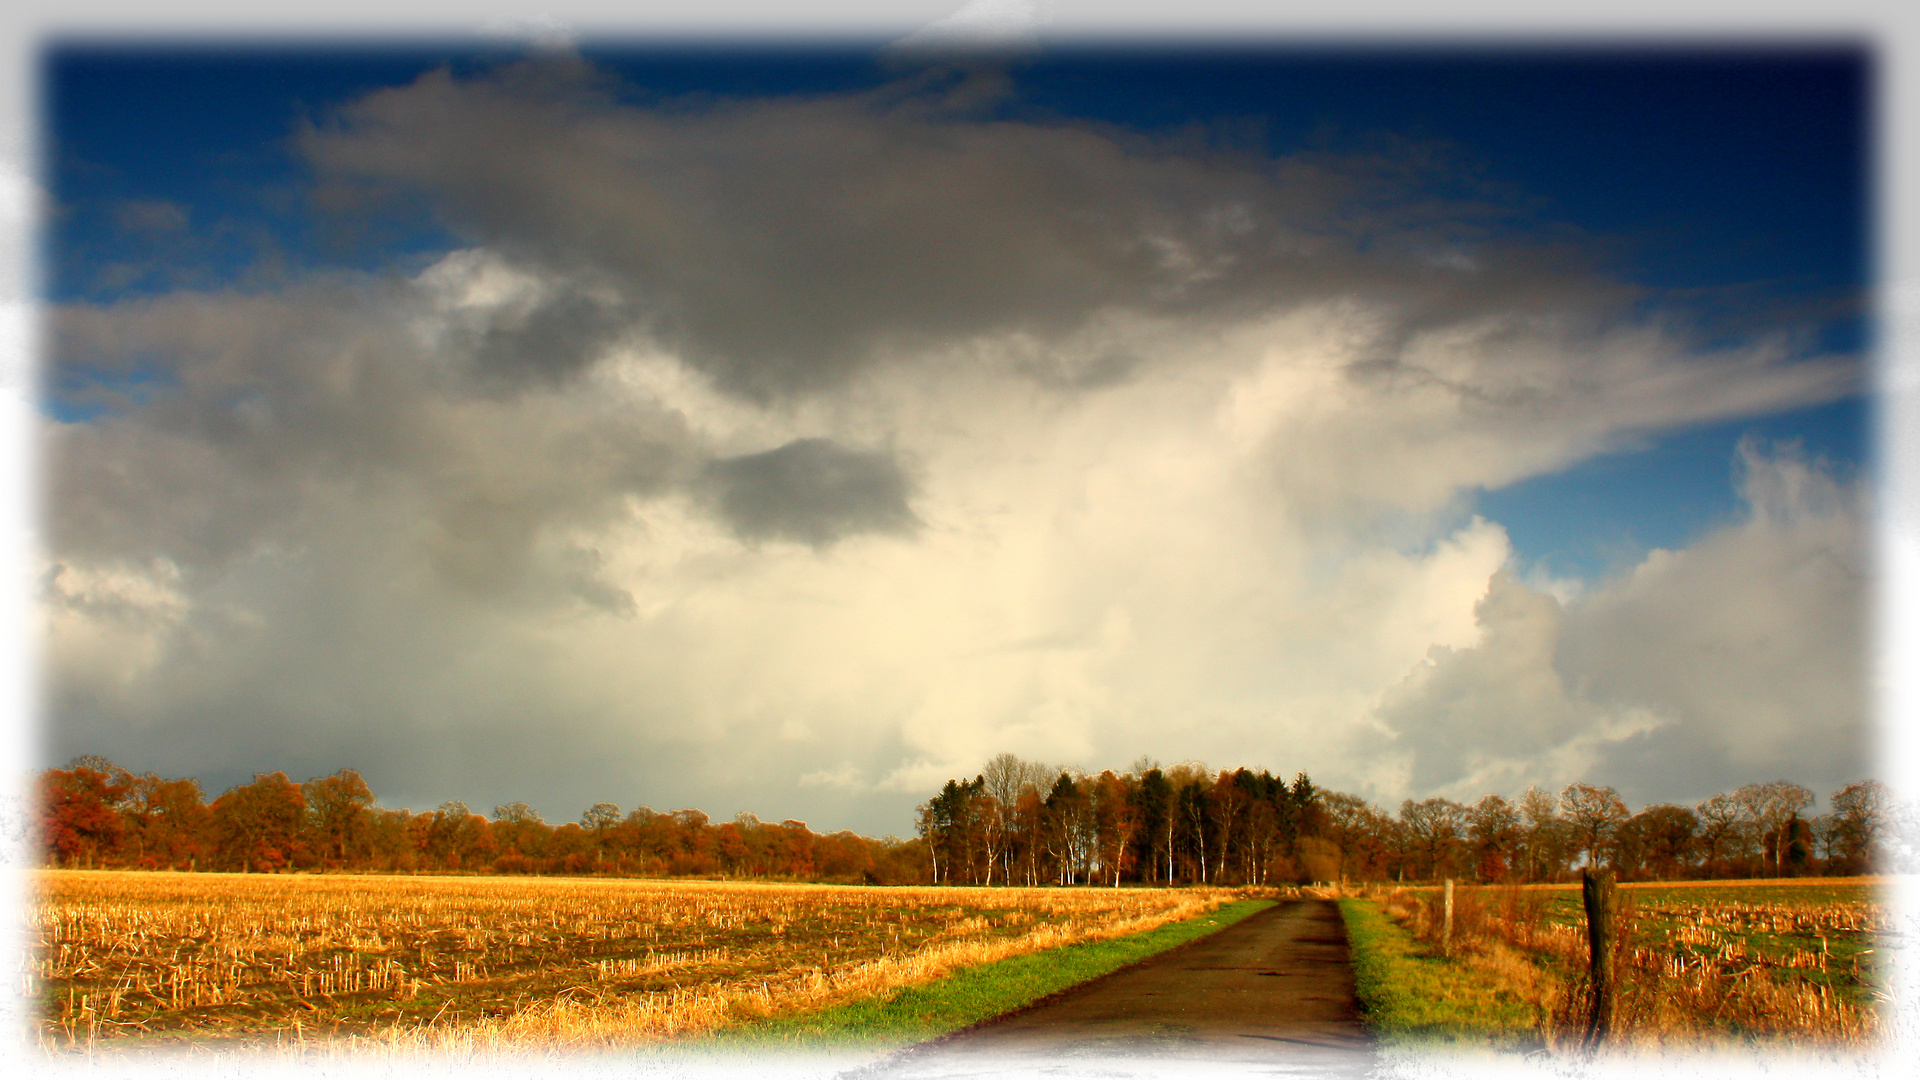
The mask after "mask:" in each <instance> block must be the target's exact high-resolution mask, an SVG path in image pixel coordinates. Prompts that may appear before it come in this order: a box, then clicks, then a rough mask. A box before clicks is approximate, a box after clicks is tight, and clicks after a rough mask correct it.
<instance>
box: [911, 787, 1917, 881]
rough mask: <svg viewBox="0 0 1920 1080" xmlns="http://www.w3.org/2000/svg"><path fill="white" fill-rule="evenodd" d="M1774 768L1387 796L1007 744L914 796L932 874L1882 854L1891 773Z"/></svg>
mask: <svg viewBox="0 0 1920 1080" xmlns="http://www.w3.org/2000/svg"><path fill="white" fill-rule="evenodd" d="M1813 802H1814V795H1813V792H1812V791H1811V790H1809V789H1807V788H1805V787H1802V786H1800V785H1799V784H1793V783H1789V782H1787V781H1785V780H1776V781H1773V782H1771V783H1764V784H1748V785H1747V786H1745V787H1742V788H1740V789H1738V790H1737V791H1733V792H1730V793H1724V794H1718V795H1715V796H1713V797H1712V798H1709V799H1706V800H1704V801H1702V802H1701V803H1699V804H1698V805H1697V806H1693V807H1685V806H1675V805H1670V804H1664V803H1663V804H1657V805H1653V806H1648V807H1646V808H1644V809H1642V810H1640V811H1639V812H1638V813H1634V812H1632V811H1630V810H1628V808H1627V806H1626V803H1625V802H1623V801H1622V800H1621V798H1620V795H1619V793H1618V792H1617V791H1615V790H1614V789H1613V788H1610V787H1596V786H1594V785H1591V784H1584V783H1574V784H1569V785H1567V787H1566V788H1564V789H1563V790H1562V791H1560V792H1559V793H1558V794H1557V795H1556V794H1554V793H1551V792H1548V791H1544V790H1542V789H1540V788H1538V787H1534V788H1529V789H1528V790H1527V791H1526V792H1525V793H1524V794H1522V795H1521V796H1520V797H1519V799H1518V800H1517V801H1509V800H1508V799H1507V798H1506V797H1504V796H1501V795H1487V796H1485V797H1483V798H1481V799H1480V800H1479V801H1477V802H1475V803H1472V804H1463V803H1458V802H1455V801H1453V800H1451V799H1444V798H1430V799H1423V800H1418V801H1416V800H1413V799H1408V800H1406V801H1404V802H1402V803H1401V804H1400V808H1399V812H1398V813H1397V814H1390V813H1388V812H1387V811H1385V810H1382V809H1381V808H1380V807H1377V806H1375V805H1373V804H1372V803H1369V802H1368V801H1366V800H1365V799H1362V798H1360V797H1358V796H1355V795H1349V794H1346V793H1344V792H1338V791H1322V790H1319V789H1317V788H1315V787H1314V785H1313V783H1312V781H1311V780H1309V779H1308V778H1307V776H1306V774H1305V773H1299V774H1296V775H1295V777H1294V778H1293V780H1292V781H1291V782H1289V781H1284V780H1281V779H1280V778H1278V777H1275V776H1272V775H1271V774H1269V773H1268V772H1267V771H1266V770H1264V769H1263V770H1261V771H1260V772H1257V773H1255V772H1250V771H1249V770H1247V769H1244V768H1243V769H1234V770H1224V769H1223V770H1220V771H1219V772H1217V773H1216V772H1211V771H1209V770H1208V769H1207V768H1206V767H1205V766H1203V765H1199V764H1195V763H1191V762H1189V763H1183V764H1180V765H1175V766H1172V767H1170V768H1165V769H1163V768H1161V767H1159V766H1158V765H1157V764H1149V763H1147V762H1140V763H1137V764H1136V765H1135V767H1134V769H1133V770H1131V771H1129V772H1126V773H1121V774H1116V773H1113V772H1111V771H1109V772H1103V773H1101V774H1099V775H1098V776H1093V775H1089V774H1086V773H1083V772H1076V771H1074V770H1071V769H1058V768H1050V767H1048V766H1044V765H1040V764H1037V763H1034V762H1027V761H1022V760H1020V759H1019V758H1018V757H1015V756H1014V755H1012V754H1001V755H1000V756H998V757H996V758H994V759H993V760H992V761H991V762H989V763H988V764H987V767H986V769H984V770H983V771H982V772H981V773H980V774H979V775H978V776H976V777H974V779H972V780H949V781H947V783H946V786H945V787H944V788H942V789H941V790H940V792H939V794H937V795H935V796H934V797H933V798H932V799H930V800H928V801H927V802H926V803H924V804H922V805H921V807H920V819H919V824H918V831H919V835H920V837H921V839H922V840H923V841H924V842H925V848H924V850H923V855H924V857H925V858H926V860H927V865H926V867H925V871H926V876H927V877H928V878H929V879H930V880H933V881H936V882H944V883H952V884H967V885H1036V884H1054V885H1073V884H1081V883H1088V884H1102V885H1113V886H1117V885H1120V884H1122V883H1123V882H1136V883H1141V884H1162V885H1164V884H1216V885H1243V884H1278V883H1282V882H1309V881H1335V880H1352V881H1382V880H1401V881H1406V880H1421V881H1431V880H1436V879H1439V878H1446V877H1451V878H1459V879H1463V880H1478V881H1483V882H1541V881H1566V880H1571V879H1572V878H1574V877H1575V876H1577V873H1578V868H1579V867H1581V866H1596V867H1598V866H1604V867H1607V868H1610V869H1612V870H1613V871H1614V872H1615V873H1616V874H1617V875H1619V877H1620V878H1621V879H1622V880H1627V881H1634V880H1655V879H1659V880H1672V879H1679V878H1708V877H1721V878H1724V877H1779V876H1794V875H1810V874H1833V875H1845V874H1862V873H1871V872H1873V871H1874V870H1875V869H1877V868H1878V867H1879V865H1880V863H1881V861H1882V857H1883V850H1882V849H1883V845H1882V841H1883V840H1884V839H1885V836H1884V834H1885V832H1886V822H1887V816H1888V814H1889V812H1890V810H1891V807H1890V806H1889V800H1888V797H1887V792H1886V789H1885V787H1884V786H1883V785H1881V784H1880V783H1879V782H1878V781H1874V780H1863V781H1861V782H1859V783H1856V784H1850V785H1848V786H1846V787H1845V788H1842V789H1841V790H1839V791H1837V792H1834V793H1833V794H1832V796H1831V797H1830V799H1829V804H1830V805H1831V807H1832V810H1831V811H1830V812H1828V813H1825V814H1820V815H1817V816H1811V817H1809V816H1807V815H1806V813H1805V811H1806V810H1807V809H1808V808H1809V807H1811V806H1812V805H1813Z"/></svg>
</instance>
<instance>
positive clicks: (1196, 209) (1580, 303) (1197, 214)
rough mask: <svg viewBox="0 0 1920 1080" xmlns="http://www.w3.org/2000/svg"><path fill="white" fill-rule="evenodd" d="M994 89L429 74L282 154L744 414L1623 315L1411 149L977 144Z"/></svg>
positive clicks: (1047, 133) (1097, 141)
mask: <svg viewBox="0 0 1920 1080" xmlns="http://www.w3.org/2000/svg"><path fill="white" fill-rule="evenodd" d="M983 86H984V87H993V88H997V89H995V90H994V91H993V92H992V93H990V94H987V95H986V96H985V97H984V98H983V97H982V96H981V94H980V92H979V91H980V88H981V87H983ZM1007 86H1008V83H1007V80H1006V77H1005V75H1004V73H1002V72H999V71H996V70H993V69H991V68H984V67H979V66H971V67H955V68H943V67H932V68H926V69H922V70H919V71H916V72H913V73H910V74H907V75H904V76H902V77H900V78H899V79H897V80H895V81H893V82H891V83H887V84H884V85H881V86H878V87H875V88H873V89H871V90H868V91H865V92H859V93H848V94H837V95H812V96H794V97H785V98H756V99H718V100H714V99H701V100H684V101H677V100H666V101H662V100H657V99H649V98H648V97H647V96H646V95H645V94H644V92H642V91H637V90H636V89H635V88H631V87H625V86H622V85H619V84H618V83H616V82H615V81H614V80H612V79H611V78H610V77H609V76H607V75H606V74H605V73H603V72H601V71H599V70H598V69H596V68H594V67H593V66H592V65H590V64H588V63H585V62H583V61H580V60H578V59H577V58H572V59H568V58H558V59H547V60H543V61H529V62H525V63H521V64H517V65H513V66H508V67H503V68H500V69H498V70H496V71H494V72H491V73H488V74H485V75H482V76H479V77H473V78H459V77H455V76H454V75H453V74H452V73H450V72H449V71H446V70H439V71H435V72H431V73H428V74H426V75H423V76H421V77H420V78H419V79H418V80H417V81H415V82H414V83H412V84H410V85H408V86H404V87H397V88H393V89H388V90H382V91H377V92H375V93H372V94H370V95H368V96H366V97H365V98H363V99H361V100H359V101H357V102H354V103H352V104H350V105H348V106H346V107H344V108H342V109H340V110H338V111H337V112H336V113H335V114H334V115H332V116H331V117H330V118H329V119H328V120H327V121H326V122H324V123H322V124H320V125H319V126H316V127H312V128H310V129H308V130H306V131H305V132H304V134H303V136H302V138H301V140H300V145H301V146H302V148H303V150H304V152H305V154H306V155H307V157H308V159H309V161H310V162H311V163H312V165H313V167H314V168H315V170H316V172H317V173H318V175H319V176H320V177H321V178H322V181H323V187H322V189H321V197H322V199H323V200H324V201H325V202H326V203H327V204H328V205H332V206H335V207H340V208H358V209H362V210H368V209H372V208H377V207H379V206H382V205H394V206H397V207H399V208H401V211H402V212H405V213H409V214H413V213H418V212H419V208H420V205H421V203H422V202H423V201H424V203H425V205H426V206H428V207H430V208H431V209H432V211H433V212H435V213H437V214H438V215H439V216H440V217H441V219H442V220H443V222H444V223H445V224H446V225H447V226H448V227H450V228H452V229H453V230H455V231H456V233H458V234H459V235H461V236H463V237H466V238H467V239H468V240H469V242H471V243H473V244H474V245H476V246H484V247H486V248H488V249H491V250H495V251H499V252H501V253H503V254H505V255H507V256H508V257H509V258H511V259H513V260H515V261H516V262H520V263H525V264H528V265H533V266H538V267H541V268H543V269H544V270H546V271H548V272H552V273H556V274H559V275H562V276H570V275H588V276H591V277H594V278H595V279H596V280H600V281H603V282H607V283H610V285H611V287H613V288H615V289H617V290H618V292H619V293H620V295H621V296H622V297H623V298H624V299H625V301H626V302H627V303H629V304H631V305H633V308H634V311H635V312H636V319H637V320H638V321H643V322H644V323H645V325H646V329H647V332H648V333H650V334H652V335H654V336H655V338H656V339H657V340H658V342H659V343H660V345H661V346H662V347H664V348H667V349H669V350H671V351H673V352H675V353H676V354H679V355H681V356H683V357H684V358H686V359H687V360H688V361H689V362H691V363H693V364H695V365H696V366H698V367H699V368H701V369H702V370H704V371H707V372H709V373H711V374H712V375H713V376H714V377H715V378H716V379H717V380H718V382H719V383H720V385H721V386H723V387H725V388H726V389H728V390H730V391H732V392H735V393H740V394H744V395H747V396H750V397H753V398H756V399H759V400H772V399H775V398H780V397H785V396H788V395H791V394H795V393H807V392H813V391H819V390H825V389H832V388H836V387H842V386H844V385H846V383H847V382H848V380H850V379H852V378H854V377H855V376H856V375H857V374H858V373H859V372H861V371H863V370H865V369H867V368H869V367H871V366H874V365H877V364H888V363H899V362H903V361H911V360H915V359H917V358H922V357H925V356H926V355H928V354H929V353H930V352H935V351H938V348H939V347H940V346H943V345H948V344H951V343H955V342H962V341H966V340H969V339H976V338H981V337H985V336H994V335H1028V336H1031V337H1034V338H1037V339H1038V340H1040V341H1041V342H1043V343H1046V344H1048V345H1051V344H1053V343H1055V342H1057V341H1059V340H1061V339H1062V338H1064V337H1067V336H1069V335H1071V334H1073V333H1074V332H1075V331H1077V330H1080V329H1083V328H1085V327H1087V326H1088V325H1089V324H1090V323H1091V322H1093V321H1097V320H1098V319H1100V318H1101V317H1102V316H1103V313H1106V312H1110V311H1114V310H1120V311H1134V312H1153V313H1161V314H1167V315H1175V316H1180V317H1186V318H1194V317H1207V318H1222V317H1226V318H1232V319H1236V320H1239V319H1245V318H1248V317H1259V316H1260V315H1262V314H1273V313H1280V312H1285V311H1289V310H1295V309H1297V308H1299V307H1301V306H1302V305H1310V304H1316V303H1321V302H1325V301H1327V300H1329V299H1331V298H1334V297H1356V296H1357V297H1361V298H1364V299H1365V300H1366V301H1367V302H1368V303H1372V304H1385V305H1390V306H1392V307H1394V308H1396V309H1399V310H1400V311H1401V312H1402V315H1401V318H1400V319H1399V320H1398V321H1397V323H1396V324H1395V329H1396V330H1397V339H1396V334H1395V333H1387V334H1384V335H1383V337H1382V341H1381V343H1380V344H1381V346H1382V347H1383V348H1386V349H1388V350H1391V351H1397V350H1398V348H1399V347H1400V346H1401V345H1402V344H1403V343H1404V339H1405V338H1407V337H1409V336H1412V335H1415V334H1422V333H1426V332H1428V331H1431V330H1433V329H1435V328H1437V327H1442V326H1447V325H1450V324H1457V323H1462V322H1464V321H1466V320H1468V319H1469V317H1470V316H1475V315H1480V316H1486V315H1495V316H1497V318H1495V319H1494V321H1493V322H1492V323H1491V324H1488V325H1486V326H1485V327H1483V328H1481V329H1480V330H1478V331H1477V332H1480V333H1486V334H1508V333H1525V332H1526V329H1527V327H1526V325H1525V324H1526V323H1527V322H1528V320H1530V319H1533V318H1547V319H1549V320H1551V319H1553V318H1565V317H1567V316H1568V315H1569V314H1572V315H1578V316H1582V317H1585V318H1587V319H1589V320H1590V319H1591V318H1592V317H1594V316H1595V314H1596V313H1598V312H1601V311H1604V310H1606V309H1608V308H1610V307H1613V306H1616V305H1618V304H1619V303H1620V302H1621V301H1623V300H1626V299H1628V298H1630V297H1631V295H1632V294H1631V290H1627V289H1624V288H1622V287H1620V286H1619V285H1617V284H1612V283H1607V282H1605V281H1604V280H1602V279H1600V278H1598V277H1596V276H1595V275H1593V274H1592V273H1591V272H1590V270H1589V269H1588V268H1587V267H1586V266H1585V265H1583V263H1582V260H1581V259H1579V258H1578V257H1576V256H1575V255H1574V254H1573V253H1572V250H1571V249H1570V248H1567V247H1565V246H1562V247H1560V248H1555V247H1552V246H1549V245H1545V244H1543V243H1541V242H1539V241H1537V240H1534V241H1530V242H1524V243H1523V242H1519V241H1517V240H1514V239H1507V238H1503V237H1504V236H1505V234H1507V233H1510V232H1511V231H1512V230H1511V228H1510V227H1509V223H1512V222H1517V220H1518V219H1517V218H1516V216H1515V215H1516V213H1517V211H1514V210H1511V209H1503V208H1501V207H1500V205H1499V204H1498V203H1497V202H1496V201H1495V200H1493V199H1490V198H1487V197H1485V196H1484V194H1482V193H1480V192H1477V191H1474V192H1471V193H1470V194H1468V195H1462V196H1459V197H1456V198H1452V199H1443V198H1440V197H1438V196H1436V194H1435V191H1436V190H1437V189H1438V187H1439V186H1440V185H1441V184H1447V185H1451V186H1453V187H1455V188H1458V187H1460V186H1461V184H1460V183H1459V181H1460V175H1459V172H1458V169H1457V167H1456V166H1454V165H1453V164H1452V163H1451V162H1449V161H1448V160H1447V159H1446V158H1445V157H1444V156H1441V155H1436V154H1432V153H1429V152H1426V149H1425V148H1417V147H1408V148H1405V149H1403V150H1397V151H1395V150H1389V151H1387V152H1383V153H1381V154H1375V155H1350V156H1345V157H1342V156H1336V155H1331V154H1325V153H1302V154H1296V155H1292V156H1289V157H1286V158H1282V159H1279V160H1277V161H1275V160H1272V159H1270V158H1267V157H1265V156H1263V155H1258V154H1254V153H1250V152H1248V151H1247V150H1246V149H1244V148H1241V147H1238V146H1236V145H1234V144H1233V143H1232V141H1231V140H1230V139H1226V138H1224V137H1221V138H1214V139H1208V138H1204V137H1203V138H1198V139H1196V138H1195V137H1194V135H1193V134H1192V133H1185V134H1182V135H1178V136H1169V137H1164V138H1152V137H1147V136H1142V135H1134V134H1127V133H1122V132H1119V131H1117V130H1114V129H1110V128H1105V127H1100V126H1097V125H1092V124H1083V123H1070V122H1056V123H1039V122H1033V121H1024V120H1013V119H1006V118H1002V117H998V116H996V115H994V114H993V113H992V110H991V103H993V102H995V101H997V100H1002V99H1004V97H1005V94H1006V92H1007V90H1006V88H1007ZM983 102H984V103H985V104H983ZM1468 186H1469V188H1470V187H1471V185H1468ZM392 200H399V202H397V203H395V202H392ZM1436 251H1440V252H1445V253H1449V255H1450V257H1448V258H1437V257H1436V256H1435V254H1434V253H1435V252H1436ZM642 312H643V313H644V318H643V319H642V318H640V317H639V315H638V313H642ZM1383 329H1385V327H1383ZM1123 368H1124V364H1119V365H1116V364H1112V363H1109V364H1107V365H1105V366H1104V367H1103V368H1102V369H1101V371H1102V375H1103V377H1104V378H1108V379H1110V378H1112V377H1115V376H1117V375H1118V374H1119V373H1120V372H1121V371H1122V370H1123ZM1456 385H1457V384H1456Z"/></svg>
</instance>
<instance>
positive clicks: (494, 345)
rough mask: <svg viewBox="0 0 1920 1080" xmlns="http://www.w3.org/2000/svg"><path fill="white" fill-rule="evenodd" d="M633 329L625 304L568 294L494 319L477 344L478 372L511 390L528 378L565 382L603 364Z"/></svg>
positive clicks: (476, 362)
mask: <svg viewBox="0 0 1920 1080" xmlns="http://www.w3.org/2000/svg"><path fill="white" fill-rule="evenodd" d="M632 325H633V317H632V314H631V313H630V312H627V311H625V310H623V307H622V305H620V304H617V303H614V302H611V301H609V300H608V299H606V298H605V297H595V296H592V295H590V294H588V293H585V292H581V291H575V290H568V291H565V292H562V293H561V294H560V295H559V296H557V297H554V298H552V299H550V300H547V301H545V302H543V303H539V304H536V305H533V306H532V307H531V309H530V310H519V311H510V312H506V313H502V314H500V315H498V316H496V317H495V318H493V319H492V320H490V321H489V322H488V323H487V325H486V327H485V329H484V330H483V331H481V333H480V335H479V338H478V340H477V341H476V342H475V344H474V361H473V362H474V368H475V372H476V374H478V375H479V376H480V377H482V378H483V379H492V380H497V381H499V382H501V383H503V384H505V385H506V386H507V387H509V388H512V387H516V386H518V385H520V384H522V383H524V382H526V381H529V380H531V381H535V382H541V383H545V384H548V385H553V384H557V383H561V382H564V381H566V380H567V379H569V378H571V377H572V376H574V375H577V374H578V373H580V372H581V371H582V370H584V369H585V368H586V367H587V366H588V365H590V364H592V363H593V362H594V361H595V360H598V359H599V358H600V357H601V356H602V355H604V354H605V352H606V350H607V349H608V348H609V347H611V346H613V345H614V344H616V343H617V342H619V341H620V339H621V338H622V337H624V336H626V335H627V334H628V333H629V331H630V330H631V327H632Z"/></svg>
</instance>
